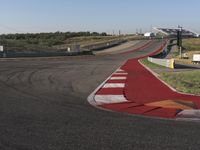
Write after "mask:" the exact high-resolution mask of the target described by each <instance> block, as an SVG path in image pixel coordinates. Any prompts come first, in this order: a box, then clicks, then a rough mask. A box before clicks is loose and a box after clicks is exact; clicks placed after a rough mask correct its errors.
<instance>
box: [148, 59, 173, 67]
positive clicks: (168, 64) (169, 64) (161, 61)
mask: <svg viewBox="0 0 200 150" xmlns="http://www.w3.org/2000/svg"><path fill="white" fill-rule="evenodd" d="M148 61H150V62H152V63H155V64H158V65H161V66H164V67H167V68H172V69H174V63H175V61H174V59H160V58H153V57H148Z"/></svg>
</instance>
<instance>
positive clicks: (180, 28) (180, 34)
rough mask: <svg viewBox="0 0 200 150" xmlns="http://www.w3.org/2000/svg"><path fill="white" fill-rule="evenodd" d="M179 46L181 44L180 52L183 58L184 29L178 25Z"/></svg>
mask: <svg viewBox="0 0 200 150" xmlns="http://www.w3.org/2000/svg"><path fill="white" fill-rule="evenodd" d="M178 29H179V31H178V39H177V40H178V46H179V53H180V58H182V31H183V27H181V26H179V25H178Z"/></svg>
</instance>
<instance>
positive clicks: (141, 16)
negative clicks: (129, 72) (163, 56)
mask: <svg viewBox="0 0 200 150" xmlns="http://www.w3.org/2000/svg"><path fill="white" fill-rule="evenodd" d="M179 12H180V13H179ZM199 15H200V1H199V0H0V33H15V32H55V31H97V32H104V31H105V32H108V33H112V32H113V30H114V31H115V32H117V31H118V30H121V31H122V33H135V32H136V29H140V28H142V30H143V31H149V30H150V28H151V26H157V27H172V28H173V27H176V26H177V25H178V24H180V25H182V26H183V27H185V28H189V29H192V30H194V31H197V32H200V19H199Z"/></svg>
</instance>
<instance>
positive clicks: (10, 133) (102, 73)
mask: <svg viewBox="0 0 200 150" xmlns="http://www.w3.org/2000/svg"><path fill="white" fill-rule="evenodd" d="M159 44H160V43H159V42H155V43H153V44H152V45H151V46H150V47H148V48H145V49H144V50H143V51H137V52H133V53H131V54H123V55H122V54H120V55H109V56H84V57H72V58H71V57H70V58H69V57H63V58H48V59H42V58H39V59H24V60H23V59H21V60H17V59H16V60H6V61H0V149H1V150H79V149H80V150H110V149H112V150H118V149H121V150H129V149H130V150H134V149H135V150H140V149H141V150H149V149H150V150H151V149H152V150H157V149H158V150H160V149H166V150H168V149H169V150H178V149H180V150H184V149H185V150H189V149H191V150H199V149H200V146H199V145H200V140H199V138H200V130H199V129H200V124H199V123H195V122H181V121H172V120H160V119H153V118H146V117H142V116H136V115H127V114H123V113H114V112H109V111H104V110H99V109H97V108H94V107H93V106H90V104H89V103H88V102H87V97H88V95H89V94H90V93H91V92H92V91H93V90H94V89H95V88H96V87H97V86H98V85H99V84H100V83H102V82H103V81H104V80H105V79H106V78H107V77H108V76H109V75H110V74H111V73H112V72H113V71H115V70H116V69H117V68H118V67H119V66H121V65H122V64H123V63H124V62H125V61H126V60H127V59H128V58H134V57H138V56H142V55H146V54H148V53H150V52H152V51H154V50H155V49H157V48H158V47H159Z"/></svg>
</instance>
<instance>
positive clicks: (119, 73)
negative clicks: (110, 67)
mask: <svg viewBox="0 0 200 150" xmlns="http://www.w3.org/2000/svg"><path fill="white" fill-rule="evenodd" d="M127 74H128V73H126V72H125V73H117V72H116V73H114V74H113V75H127Z"/></svg>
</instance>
